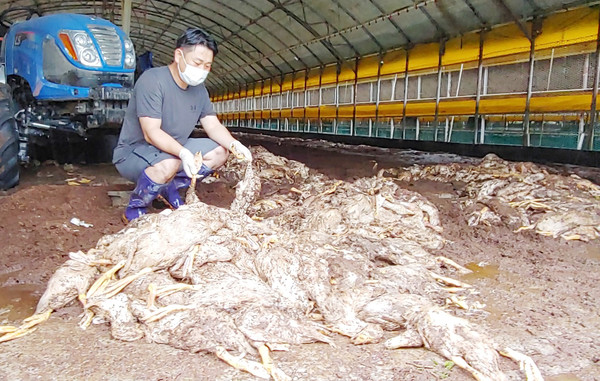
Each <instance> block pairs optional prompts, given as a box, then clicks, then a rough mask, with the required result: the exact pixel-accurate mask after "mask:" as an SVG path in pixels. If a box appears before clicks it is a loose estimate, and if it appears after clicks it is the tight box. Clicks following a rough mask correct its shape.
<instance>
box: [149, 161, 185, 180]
mask: <svg viewBox="0 0 600 381" xmlns="http://www.w3.org/2000/svg"><path fill="white" fill-rule="evenodd" d="M180 165H181V161H180V160H178V159H166V160H163V161H159V162H158V163H156V164H154V165H153V166H151V167H148V168H146V174H147V175H148V176H149V177H150V178H151V179H152V180H153V181H156V182H158V183H162V184H164V183H166V182H169V181H170V180H171V179H172V178H173V176H175V174H176V173H177V171H178V170H179V166H180Z"/></svg>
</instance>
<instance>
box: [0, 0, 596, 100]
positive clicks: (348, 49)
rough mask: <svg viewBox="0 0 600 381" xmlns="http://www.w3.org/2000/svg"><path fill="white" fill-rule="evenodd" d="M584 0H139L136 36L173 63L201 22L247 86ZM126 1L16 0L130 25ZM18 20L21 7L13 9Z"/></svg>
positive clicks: (218, 73)
mask: <svg viewBox="0 0 600 381" xmlns="http://www.w3.org/2000/svg"><path fill="white" fill-rule="evenodd" d="M590 3H597V2H592V1H582V0H421V1H419V0H192V1H181V0H167V1H163V0H133V1H132V12H131V31H130V36H131V38H132V40H133V41H134V44H135V47H136V51H137V53H138V54H141V53H144V52H145V51H151V52H152V53H153V55H154V62H155V65H162V64H166V63H168V62H170V60H171V57H172V52H173V48H174V43H175V40H176V39H177V37H178V36H179V35H181V33H182V32H183V31H184V30H185V29H186V28H187V27H189V26H200V27H202V28H204V29H205V30H207V31H208V32H209V33H211V34H212V35H213V37H214V38H215V39H216V41H217V42H218V44H219V55H218V57H217V59H216V61H215V65H214V66H213V72H214V73H215V75H212V76H210V77H209V79H210V81H209V82H208V86H209V87H210V88H212V89H220V88H225V87H231V86H237V85H238V84H243V83H248V82H254V81H257V80H260V79H265V78H271V77H276V76H279V75H282V74H285V73H290V72H293V71H298V70H303V69H306V68H311V67H317V66H322V65H327V64H331V63H335V62H342V61H345V60H348V59H351V58H353V57H360V56H365V55H369V54H376V53H380V52H384V51H388V50H391V49H395V48H401V47H407V46H411V45H414V44H419V43H424V42H431V41H439V40H442V39H445V38H449V37H454V36H457V35H461V34H464V33H467V32H470V31H473V30H479V29H483V28H489V27H492V26H494V25H498V24H503V23H507V22H517V23H518V24H519V25H520V26H521V29H522V31H523V33H525V34H526V35H527V34H529V31H528V29H527V28H526V27H525V25H524V21H525V20H528V19H531V18H534V17H539V16H540V17H541V16H544V15H546V14H548V13H552V12H555V11H558V10H561V9H565V8H571V7H577V6H581V5H585V4H590ZM121 4H122V1H117V0H101V1H85V0H79V1H68V0H64V1H48V0H15V1H8V4H6V3H4V4H2V5H0V12H1V11H4V10H5V9H7V8H9V7H17V6H21V7H22V6H27V7H32V8H35V9H37V10H38V11H39V12H40V13H41V14H44V15H45V14H51V13H65V12H73V13H82V14H88V15H96V16H100V17H104V18H107V19H109V20H111V21H113V22H115V23H116V24H117V25H120V24H121V15H122V5H121ZM10 16H11V17H13V19H18V18H19V17H20V16H21V17H22V15H20V14H19V13H18V12H14V13H12V14H11V15H10Z"/></svg>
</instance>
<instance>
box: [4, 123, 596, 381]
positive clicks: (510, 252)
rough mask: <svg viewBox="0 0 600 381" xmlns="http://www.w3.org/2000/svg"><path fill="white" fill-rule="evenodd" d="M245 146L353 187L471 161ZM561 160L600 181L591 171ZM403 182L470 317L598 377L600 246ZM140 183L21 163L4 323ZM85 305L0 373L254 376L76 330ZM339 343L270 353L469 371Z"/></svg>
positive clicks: (358, 374)
mask: <svg viewBox="0 0 600 381" xmlns="http://www.w3.org/2000/svg"><path fill="white" fill-rule="evenodd" d="M241 140H243V141H245V142H246V143H248V144H250V145H263V146H264V147H265V148H267V149H269V150H270V151H272V152H273V153H275V154H278V155H282V156H285V157H288V158H290V159H294V160H298V161H301V162H303V163H305V164H306V165H308V166H309V167H311V168H314V169H317V170H319V171H321V172H322V173H324V174H326V175H328V176H331V177H334V178H339V179H343V180H347V181H352V180H353V179H355V178H358V177H362V176H372V175H374V174H376V173H377V171H378V170H379V169H381V168H386V167H397V166H405V165H410V164H413V163H420V164H424V163H425V164H426V163H439V162H451V161H459V162H473V161H476V159H473V158H465V157H459V156H455V155H446V154H425V153H420V152H416V151H406V150H404V151H400V150H388V149H377V148H372V147H371V148H369V147H346V146H341V145H332V144H330V143H325V142H320V141H311V142H305V141H301V140H292V141H290V140H279V139H276V138H272V137H262V138H261V137H253V138H251V137H249V136H247V135H243V136H241ZM560 168H561V170H564V171H565V172H570V173H572V172H576V173H578V174H580V175H581V176H583V177H587V178H589V179H591V180H592V181H595V182H596V183H598V182H599V181H600V170H598V169H596V168H582V167H567V166H562V167H560ZM88 180H91V181H88ZM69 181H70V182H69ZM77 184H78V185H77ZM402 186H404V187H407V188H409V189H411V190H413V191H417V192H419V193H421V194H423V195H424V196H425V197H427V198H428V199H429V200H430V201H431V202H433V203H434V204H435V205H437V207H438V209H439V210H440V216H441V222H442V226H443V227H444V232H443V236H444V237H445V238H446V239H447V240H448V243H447V244H446V246H445V247H444V248H443V249H441V250H439V252H437V253H432V254H436V255H444V256H446V257H448V258H451V259H453V260H455V261H456V262H458V263H461V264H464V265H466V266H467V267H469V268H471V269H472V270H474V272H473V273H472V274H469V275H467V276H464V277H463V278H462V280H464V281H465V282H468V283H471V284H473V285H474V286H475V287H476V288H477V290H478V291H479V292H480V301H481V302H482V303H484V304H485V305H486V307H485V308H484V312H480V313H477V314H475V315H471V316H467V318H468V319H469V320H471V321H473V322H476V323H477V324H478V325H479V326H480V327H481V329H482V330H483V331H485V332H487V334H489V335H490V336H492V337H493V338H495V339H496V340H497V341H498V342H499V343H500V344H502V345H506V346H510V347H512V348H513V349H516V350H519V351H522V352H524V353H526V354H528V355H530V356H531V357H532V358H533V359H534V360H535V361H536V363H537V364H538V366H539V367H540V369H541V371H542V373H543V374H544V376H545V378H546V380H554V381H557V380H565V381H566V380H600V308H599V306H600V302H599V298H600V287H599V286H598V285H599V280H600V242H598V241H599V240H596V241H592V242H589V243H583V242H578V241H570V242H567V241H562V240H559V239H553V238H549V237H542V236H539V235H536V234H535V233H533V232H531V231H529V232H527V231H526V232H521V233H518V234H516V233H513V232H512V231H511V230H509V229H508V228H504V227H497V226H494V227H487V226H476V227H470V226H468V225H467V223H466V221H467V219H468V216H467V215H465V214H463V212H462V211H461V210H460V208H459V207H458V205H459V198H460V197H461V189H460V185H457V184H452V183H435V182H431V181H417V182H414V183H403V184H402ZM132 188H133V184H131V183H127V182H126V181H125V180H123V179H121V178H120V177H119V175H118V173H117V172H116V171H115V170H114V168H113V167H112V166H111V165H108V164H101V165H87V166H86V165H74V166H71V165H67V166H64V165H57V164H55V163H53V162H45V163H42V164H41V165H39V166H36V167H34V166H32V167H30V168H24V169H23V172H22V180H21V184H20V185H19V186H18V187H16V188H15V189H13V190H11V191H8V192H1V193H0V221H1V222H0V239H1V240H2V244H1V245H0V325H2V324H10V323H12V324H14V323H17V324H18V323H19V321H20V319H22V318H25V317H27V316H29V315H30V314H31V313H32V312H33V310H34V308H35V305H36V304H37V300H38V299H39V297H40V296H41V294H42V293H43V291H44V289H45V285H46V282H47V281H48V279H49V278H50V276H51V275H52V273H53V272H54V271H55V269H56V268H57V267H58V266H59V265H61V264H62V263H63V262H64V261H65V260H66V259H67V257H68V253H69V252H70V251H76V250H79V249H83V250H86V249H88V248H91V247H93V246H95V244H96V242H97V240H98V239H99V238H100V237H102V236H103V235H105V234H111V233H115V232H117V231H118V230H120V229H121V228H123V224H122V223H121V221H120V215H121V213H122V207H115V206H112V203H111V199H110V198H109V197H108V195H107V192H108V191H118V190H130V189H132ZM199 195H200V198H201V199H202V200H203V201H204V202H207V203H210V204H213V205H218V206H223V207H227V206H229V203H230V202H231V201H232V200H233V198H234V189H233V188H232V187H231V184H225V183H223V182H214V183H211V184H201V185H200V187H199ZM156 207H157V208H158V209H159V208H160V205H156ZM155 211H156V210H155ZM73 217H76V218H78V219H80V220H82V221H84V222H86V223H90V224H92V225H93V226H92V227H83V226H76V225H74V224H73V223H71V222H70V220H71V219H72V218H73ZM80 313H81V308H80V307H79V306H78V305H75V304H74V305H73V306H71V307H68V308H65V309H63V310H60V311H58V312H55V313H54V314H53V315H52V317H51V318H50V320H49V321H48V322H46V323H44V324H42V325H41V326H40V327H39V328H38V330H37V331H36V332H34V333H33V334H31V335H29V336H26V337H24V338H21V339H18V340H15V341H12V342H8V343H4V344H0V379H6V380H30V379H31V380H35V379H59V380H83V379H85V380H106V379H112V380H252V379H254V378H253V377H252V376H250V375H248V374H245V373H241V372H239V371H236V370H234V369H232V368H230V367H229V366H228V365H226V364H225V363H223V362H221V361H220V360H218V359H216V357H214V356H212V355H206V354H192V353H188V352H184V351H181V350H177V349H174V348H171V347H169V346H166V345H158V344H148V343H145V342H143V341H140V342H135V343H125V342H120V341H117V340H114V339H112V338H111V337H110V332H109V329H108V327H107V326H105V325H92V326H91V327H90V328H88V330H87V331H82V330H81V329H80V328H79V327H78V326H77V323H78V321H79V314H80ZM335 341H336V343H337V347H331V346H328V345H326V344H312V345H304V346H298V347H292V349H291V351H289V352H277V353H275V354H274V356H275V361H276V362H277V363H278V365H279V367H280V368H281V369H282V370H284V371H285V372H286V373H287V374H288V375H290V376H292V377H293V379H295V380H435V379H446V380H469V379H471V377H470V375H469V374H468V373H466V372H464V371H462V370H460V369H458V368H457V367H453V368H451V369H448V368H447V367H445V366H444V364H445V360H444V359H443V358H441V357H440V356H438V355H436V354H434V353H432V352H429V351H426V350H424V349H402V350H396V351H389V350H386V349H385V348H384V347H383V345H382V344H372V345H365V346H353V345H351V344H349V343H348V340H346V339H344V338H342V337H338V338H336V339H335ZM501 367H502V369H503V370H505V371H506V373H507V374H508V375H509V376H510V377H511V379H520V378H521V373H520V372H519V371H518V368H517V366H516V365H515V364H514V363H512V362H511V361H509V360H506V359H502V363H501Z"/></svg>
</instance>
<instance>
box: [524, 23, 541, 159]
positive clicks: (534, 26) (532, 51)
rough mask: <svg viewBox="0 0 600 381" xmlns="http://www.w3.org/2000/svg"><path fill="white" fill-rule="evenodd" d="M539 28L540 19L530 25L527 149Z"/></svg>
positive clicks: (525, 136) (529, 137)
mask: <svg viewBox="0 0 600 381" xmlns="http://www.w3.org/2000/svg"><path fill="white" fill-rule="evenodd" d="M541 28H542V21H541V19H534V20H533V22H532V23H531V39H530V40H529V42H530V49H529V78H528V80H527V98H526V100H525V115H524V117H523V145H524V146H525V147H529V146H530V145H531V133H530V131H529V122H530V115H529V114H530V112H529V105H530V103H531V93H532V89H533V68H534V66H535V39H536V37H537V36H538V35H539V34H540V31H541Z"/></svg>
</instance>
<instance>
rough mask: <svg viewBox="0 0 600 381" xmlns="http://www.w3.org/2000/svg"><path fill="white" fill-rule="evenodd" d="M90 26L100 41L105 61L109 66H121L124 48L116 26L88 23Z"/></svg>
mask: <svg viewBox="0 0 600 381" xmlns="http://www.w3.org/2000/svg"><path fill="white" fill-rule="evenodd" d="M88 28H89V29H90V31H91V32H92V34H93V36H94V38H95V39H96V41H98V45H99V46H100V53H101V54H102V58H103V59H104V62H106V64H107V65H109V66H121V61H122V58H123V57H122V55H123V49H122V47H121V39H120V38H119V35H118V34H117V31H116V30H115V28H111V27H106V26H100V25H88Z"/></svg>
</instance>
